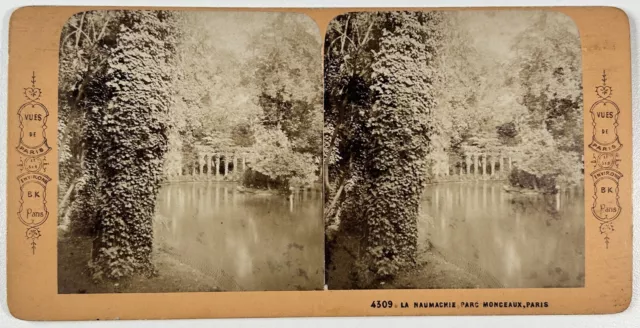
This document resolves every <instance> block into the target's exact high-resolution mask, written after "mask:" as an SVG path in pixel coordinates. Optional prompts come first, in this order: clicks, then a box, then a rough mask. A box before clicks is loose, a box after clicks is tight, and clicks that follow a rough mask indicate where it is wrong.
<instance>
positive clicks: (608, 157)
mask: <svg viewBox="0 0 640 328" xmlns="http://www.w3.org/2000/svg"><path fill="white" fill-rule="evenodd" d="M595 91H596V95H597V96H598V98H599V99H598V100H597V101H596V102H595V103H594V104H593V105H592V106H591V109H590V113H591V119H592V124H591V125H592V126H593V134H592V137H591V143H590V144H589V148H591V150H593V151H594V154H593V160H592V161H591V163H592V164H593V165H594V171H593V172H592V173H591V178H592V179H593V187H594V188H593V205H592V206H591V213H592V214H593V216H594V217H595V218H596V219H597V220H598V221H599V222H600V234H603V235H604V243H605V247H606V248H607V249H608V248H609V243H610V237H609V236H610V234H612V233H613V232H614V231H615V229H614V224H613V223H614V221H615V220H616V219H617V218H618V217H619V216H620V213H621V212H622V207H621V206H620V202H619V199H620V196H619V192H620V190H619V185H620V179H621V178H622V176H623V175H622V173H621V172H620V171H619V170H618V168H619V164H620V154H619V152H618V151H619V150H620V148H622V144H621V143H620V138H619V136H618V118H619V116H620V108H619V107H618V105H616V103H615V102H613V101H612V100H611V99H610V98H611V97H612V95H613V88H611V87H610V86H608V85H607V74H606V71H603V72H602V85H599V86H596V89H595Z"/></svg>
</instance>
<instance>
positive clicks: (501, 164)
mask: <svg viewBox="0 0 640 328" xmlns="http://www.w3.org/2000/svg"><path fill="white" fill-rule="evenodd" d="M503 171H504V157H503V156H502V154H500V173H502V172H503Z"/></svg>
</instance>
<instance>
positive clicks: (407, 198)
mask: <svg viewBox="0 0 640 328" xmlns="http://www.w3.org/2000/svg"><path fill="white" fill-rule="evenodd" d="M378 15H379V16H378V17H374V18H370V19H369V20H368V21H364V23H363V24H362V25H363V26H365V27H366V26H370V27H369V28H368V31H369V32H367V35H371V36H373V39H372V40H371V41H370V42H368V43H367V44H366V45H363V46H362V47H360V48H359V50H358V53H360V55H359V56H360V57H361V58H367V59H368V60H369V59H370V61H369V62H368V63H367V64H366V66H364V67H358V68H356V69H357V71H359V72H368V73H367V74H365V75H364V76H356V75H355V74H352V75H351V77H349V76H344V75H341V74H340V72H339V71H338V73H337V75H338V76H339V79H340V80H337V81H328V82H326V84H327V85H333V84H336V85H339V84H343V83H345V82H342V81H345V80H346V84H347V88H348V86H349V85H353V83H351V82H349V79H354V78H355V79H356V81H355V83H366V84H368V88H358V90H363V91H364V90H366V91H364V92H363V93H362V97H358V99H356V100H357V101H355V102H351V99H349V98H344V100H343V101H342V102H341V101H340V97H335V96H334V95H333V94H331V93H330V94H329V97H331V98H332V99H329V100H328V101H327V102H328V103H330V104H338V105H336V106H340V105H339V104H340V103H342V104H348V105H347V106H344V108H345V109H346V110H347V111H348V109H349V108H351V109H352V112H350V113H348V114H346V112H345V114H342V116H343V117H346V115H349V117H350V118H349V120H350V121H351V122H354V123H351V124H353V125H354V126H355V131H357V138H351V137H348V136H346V135H340V134H339V133H338V135H337V137H336V138H337V139H340V140H341V141H340V142H339V143H337V146H338V151H339V152H340V153H339V154H338V155H337V156H338V157H339V158H341V161H343V162H344V161H346V162H347V163H348V164H347V165H343V169H342V170H341V171H339V172H338V174H337V175H338V176H341V175H344V176H345V178H344V181H345V183H344V185H343V187H344V190H345V192H344V194H345V196H344V198H343V201H342V203H341V207H340V208H338V209H333V208H330V209H331V210H335V212H336V213H338V214H337V216H339V219H338V220H336V221H338V222H340V223H339V224H340V228H339V229H340V232H339V234H342V235H343V236H344V235H346V236H350V238H347V239H346V240H347V241H345V239H342V244H343V245H342V247H345V245H347V246H346V247H347V248H350V249H351V250H348V252H349V253H351V254H352V255H353V256H354V257H355V263H354V268H353V269H352V272H351V273H350V275H352V277H353V276H355V277H353V278H352V279H353V280H354V284H355V285H359V286H360V287H366V286H367V285H368V284H370V283H372V282H373V281H378V280H384V279H389V278H392V277H394V276H395V275H396V274H397V273H398V271H399V270H401V269H404V268H407V267H410V266H412V265H413V264H415V263H416V253H417V218H418V204H419V199H420V195H421V193H422V187H423V182H424V172H425V169H426V160H425V158H426V155H427V154H428V153H429V151H430V137H429V136H430V135H431V134H432V130H433V123H432V122H433V119H432V110H433V109H434V107H435V106H436V103H435V100H434V98H435V97H434V91H433V90H434V87H433V86H434V83H435V81H436V72H435V58H436V52H437V51H436V49H437V48H438V46H439V40H440V35H439V32H438V31H437V25H438V23H439V21H440V15H439V14H438V13H434V12H388V13H382V14H378ZM344 21H346V22H349V21H352V22H353V21H356V22H363V18H362V17H352V18H351V19H344ZM342 30H344V29H342ZM336 43H337V42H336ZM336 43H334V44H336ZM367 53H368V54H369V55H367ZM363 62H366V61H364V60H363V61H360V65H362V63H363ZM333 69H335V67H332V66H328V67H327V70H328V71H326V72H328V73H331V74H336V72H334V71H333ZM340 75H341V76H340ZM331 76H332V75H330V76H329V77H327V78H331ZM343 110H344V109H343ZM330 123H331V125H332V126H340V124H341V123H340V122H337V123H335V122H330ZM343 125H344V124H343ZM350 130H351V132H353V131H354V129H350ZM343 131H344V130H343ZM341 149H345V150H346V151H341ZM339 163H340V162H338V164H339ZM338 190H339V191H340V190H341V189H338ZM354 236H355V239H356V240H358V242H357V243H358V244H359V245H358V246H355V247H354V246H353V245H351V246H349V244H350V243H351V241H348V240H353V239H354V238H353V237H354ZM338 240H340V237H338ZM337 243H340V242H337ZM334 246H335V245H334Z"/></svg>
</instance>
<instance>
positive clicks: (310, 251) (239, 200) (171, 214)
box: [154, 182, 324, 291]
mask: <svg viewBox="0 0 640 328" xmlns="http://www.w3.org/2000/svg"><path fill="white" fill-rule="evenodd" d="M321 197H322V195H321V193H320V192H314V191H304V192H299V193H297V194H295V195H293V196H291V197H287V196H284V195H264V194H250V193H243V192H240V191H239V190H238V188H237V185H236V184H233V183H212V182H210V183H207V182H193V183H192V182H185V183H171V184H167V185H164V186H163V187H162V189H161V191H160V193H159V195H158V200H157V204H158V205H157V210H156V213H157V214H156V220H155V222H154V230H155V231H154V235H155V243H156V248H158V249H161V250H162V251H165V252H167V253H169V254H170V255H171V256H173V257H175V259H176V260H178V261H180V262H182V263H183V264H185V265H189V266H191V267H193V268H194V269H197V270H199V271H201V272H202V273H204V274H206V275H208V276H211V277H213V278H214V279H215V281H217V284H218V285H219V288H220V289H221V290H224V291H238V290H246V291H259V290H315V289H322V288H323V285H324V275H323V271H324V234H323V229H324V226H323V223H322V200H321Z"/></svg>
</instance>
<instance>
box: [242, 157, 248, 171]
mask: <svg viewBox="0 0 640 328" xmlns="http://www.w3.org/2000/svg"><path fill="white" fill-rule="evenodd" d="M246 170H247V159H246V158H245V157H244V156H242V172H244V171H246Z"/></svg>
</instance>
